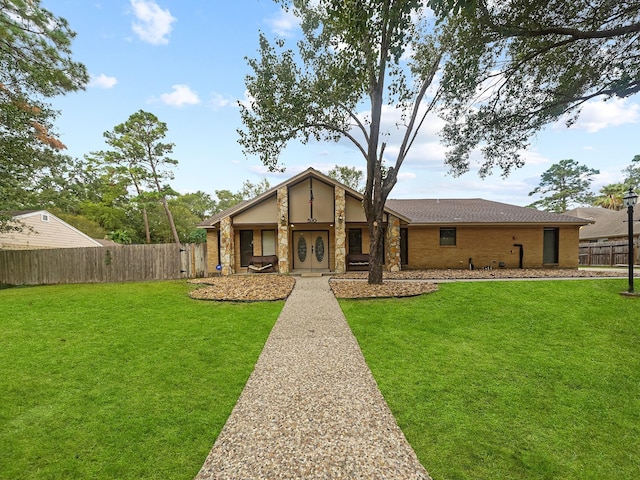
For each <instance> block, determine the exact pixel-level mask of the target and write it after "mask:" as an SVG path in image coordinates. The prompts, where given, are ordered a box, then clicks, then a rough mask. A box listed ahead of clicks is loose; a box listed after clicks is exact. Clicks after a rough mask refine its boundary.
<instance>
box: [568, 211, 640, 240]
mask: <svg viewBox="0 0 640 480" xmlns="http://www.w3.org/2000/svg"><path fill="white" fill-rule="evenodd" d="M567 214H569V215H578V216H580V217H582V218H586V219H589V220H591V222H592V223H591V224H590V225H585V226H584V227H582V228H581V229H580V240H597V239H606V238H615V237H627V236H628V235H629V230H628V229H629V224H628V218H629V214H628V213H627V209H623V210H609V209H606V208H600V207H581V208H576V209H574V210H571V211H569V212H567ZM633 219H634V225H633V230H634V234H638V233H640V208H636V209H634V212H633Z"/></svg>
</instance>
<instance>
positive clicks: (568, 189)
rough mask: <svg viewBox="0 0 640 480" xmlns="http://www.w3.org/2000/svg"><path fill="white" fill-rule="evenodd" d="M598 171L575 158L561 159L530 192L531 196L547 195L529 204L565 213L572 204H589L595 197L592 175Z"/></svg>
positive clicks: (543, 175)
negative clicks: (592, 191)
mask: <svg viewBox="0 0 640 480" xmlns="http://www.w3.org/2000/svg"><path fill="white" fill-rule="evenodd" d="M598 173H600V172H599V171H598V170H594V169H592V168H589V167H587V166H586V165H580V164H578V162H576V161H575V160H572V159H567V160H560V161H559V162H558V163H555V164H553V165H551V167H550V168H549V169H548V170H547V171H546V172H544V173H543V174H542V176H541V177H540V185H538V186H537V187H536V188H535V189H534V190H533V191H532V192H529V195H530V196H531V195H536V194H541V195H545V196H544V197H543V198H542V199H540V200H538V201H536V202H533V203H532V204H531V205H529V206H530V207H534V208H542V209H543V210H547V211H550V212H557V213H563V212H566V211H567V210H568V209H569V206H570V205H571V204H578V205H589V204H591V203H592V202H593V198H594V196H593V193H591V191H590V187H591V182H592V181H593V179H592V177H593V175H597V174H598Z"/></svg>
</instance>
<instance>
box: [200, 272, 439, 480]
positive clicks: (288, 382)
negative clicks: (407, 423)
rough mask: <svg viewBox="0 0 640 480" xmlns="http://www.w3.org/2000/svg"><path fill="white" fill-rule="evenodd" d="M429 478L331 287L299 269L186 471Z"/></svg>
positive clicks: (207, 475) (203, 475)
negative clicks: (228, 409)
mask: <svg viewBox="0 0 640 480" xmlns="http://www.w3.org/2000/svg"><path fill="white" fill-rule="evenodd" d="M223 478H224V479H250V478H255V479H258V478H259V479H285V478H286V479H294V478H304V479H314V478H323V479H342V478H345V479H346V478H349V479H352V478H360V479H364V478H366V479H372V478H376V479H399V480H402V479H430V477H429V475H428V474H427V472H426V471H425V469H424V467H423V466H422V465H421V464H420V462H419V461H418V459H417V457H416V455H415V453H414V451H413V449H412V448H411V447H410V446H409V444H408V443H407V441H406V439H405V437H404V435H403V433H402V431H401V430H400V429H399V428H398V426H397V424H396V421H395V419H394V418H393V416H392V415H391V412H390V411H389V408H388V406H387V404H386V402H385V401H384V398H383V397H382V395H381V393H380V391H379V389H378V386H377V384H376V382H375V380H374V379H373V376H372V375H371V372H370V370H369V368H368V367H367V365H366V363H365V361H364V358H363V356H362V352H361V351H360V347H359V346H358V344H357V342H356V339H355V337H354V336H353V334H352V333H351V330H350V329H349V326H348V325H347V322H346V320H345V318H344V315H343V314H342V311H341V310H340V307H339V305H338V302H337V301H336V299H335V297H334V296H333V294H332V293H331V290H330V289H329V286H328V280H327V277H302V278H298V279H297V280H296V286H295V288H294V289H293V292H292V294H291V295H290V296H289V298H288V299H287V301H286V303H285V306H284V308H283V310H282V312H281V314H280V317H279V318H278V321H277V322H276V325H275V326H274V328H273V330H272V332H271V334H270V336H269V338H268V340H267V343H266V344H265V347H264V350H263V351H262V354H261V355H260V358H259V359H258V362H257V364H256V367H255V370H254V371H253V373H252V374H251V376H250V377H249V380H248V382H247V385H246V386H245V388H244V390H243V392H242V395H241V396H240V398H239V400H238V403H237V404H236V406H235V408H234V410H233V412H232V414H231V416H230V417H229V419H228V420H227V423H226V424H225V426H224V428H223V429H222V432H221V433H220V435H219V436H218V439H217V440H216V442H215V444H214V446H213V448H212V450H211V452H210V453H209V456H208V458H207V460H206V461H205V463H204V465H203V467H202V469H201V470H200V473H199V474H198V476H197V477H196V479H199V480H200V479H223Z"/></svg>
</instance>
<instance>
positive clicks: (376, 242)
mask: <svg viewBox="0 0 640 480" xmlns="http://www.w3.org/2000/svg"><path fill="white" fill-rule="evenodd" d="M383 269H384V228H383V226H382V223H381V222H377V221H374V222H373V223H372V225H370V226H369V278H368V283H370V284H376V285H380V284H382V271H383Z"/></svg>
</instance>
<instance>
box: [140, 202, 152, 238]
mask: <svg viewBox="0 0 640 480" xmlns="http://www.w3.org/2000/svg"><path fill="white" fill-rule="evenodd" d="M142 221H143V222H144V233H145V235H146V237H147V244H150V243H151V231H150V230H149V216H148V215H147V208H146V207H142Z"/></svg>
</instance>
